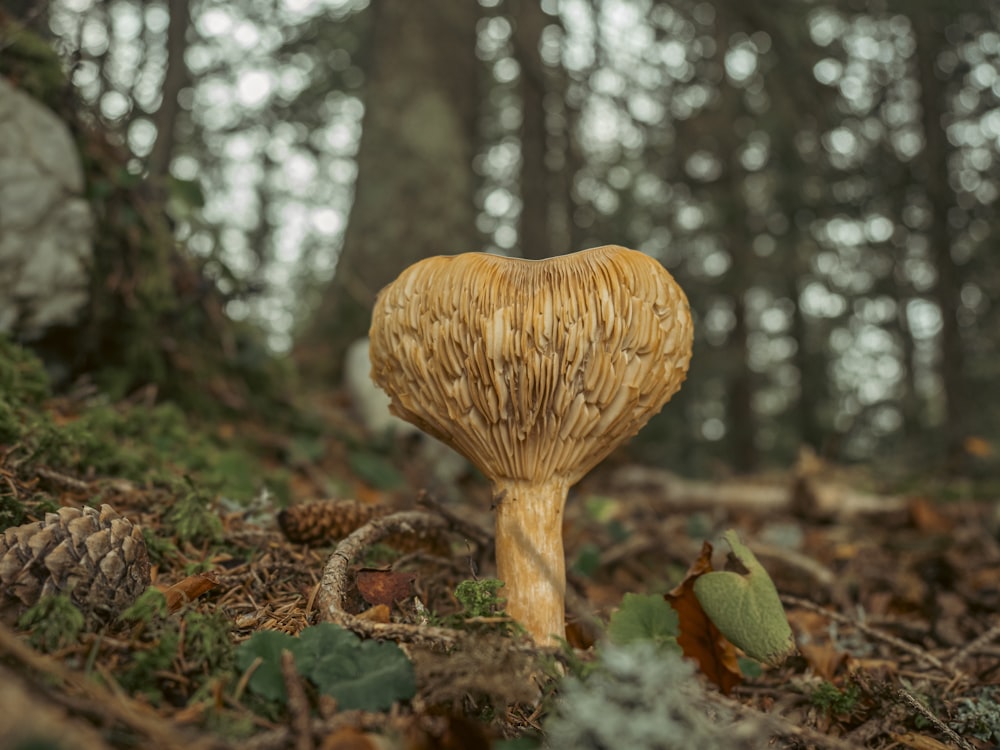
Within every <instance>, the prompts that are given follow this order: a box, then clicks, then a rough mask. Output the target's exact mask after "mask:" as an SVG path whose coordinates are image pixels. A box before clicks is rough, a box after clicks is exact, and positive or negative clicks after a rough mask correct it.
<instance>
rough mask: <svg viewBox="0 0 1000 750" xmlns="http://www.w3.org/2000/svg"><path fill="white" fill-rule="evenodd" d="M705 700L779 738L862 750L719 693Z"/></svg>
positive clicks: (833, 749) (835, 748)
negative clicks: (793, 738) (790, 738)
mask: <svg viewBox="0 0 1000 750" xmlns="http://www.w3.org/2000/svg"><path fill="white" fill-rule="evenodd" d="M705 698H706V700H707V701H708V702H709V703H713V704H715V705H716V706H719V707H722V708H724V709H727V710H729V711H731V712H733V713H736V714H738V715H739V716H740V717H741V718H742V719H744V720H746V721H749V722H752V723H755V724H757V725H758V726H761V725H763V728H764V731H766V732H769V733H773V734H776V735H779V736H781V737H796V738H798V739H800V740H802V741H804V742H807V743H809V744H810V745H815V746H816V747H818V748H830V750H863V749H862V747H861V746H860V745H857V744H855V743H853V742H848V741H847V740H844V739H841V738H840V737H832V736H830V735H827V734H823V733H822V732H818V731H816V730H815V729H811V728H810V727H803V726H799V725H798V724H794V723H792V722H791V721H789V720H788V719H786V718H785V717H783V716H778V715H775V714H765V713H761V712H760V711H758V710H756V709H754V708H751V707H750V706H745V705H743V704H742V703H740V702H739V701H734V700H732V699H731V698H727V697H725V696H724V695H721V694H719V693H715V692H708V691H706V692H705Z"/></svg>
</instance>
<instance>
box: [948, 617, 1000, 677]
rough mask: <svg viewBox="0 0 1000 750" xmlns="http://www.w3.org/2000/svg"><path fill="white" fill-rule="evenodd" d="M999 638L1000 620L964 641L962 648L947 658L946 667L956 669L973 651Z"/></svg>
mask: <svg viewBox="0 0 1000 750" xmlns="http://www.w3.org/2000/svg"><path fill="white" fill-rule="evenodd" d="M997 638H1000V622H997V623H996V624H995V625H993V627H991V628H988V629H987V630H986V632H984V633H981V634H979V635H978V636H976V637H975V638H974V639H972V640H971V641H969V642H968V643H966V644H965V645H964V646H962V648H960V649H959V650H958V651H957V652H956V653H955V654H954V656H952V657H951V658H950V659H949V660H948V669H951V670H955V671H958V665H959V664H961V663H962V662H964V661H965V660H966V659H968V658H969V657H970V656H972V655H973V654H974V653H976V652H977V651H979V650H980V649H982V648H985V647H986V646H988V645H989V644H990V643H992V642H993V641H995V640H996V639H997Z"/></svg>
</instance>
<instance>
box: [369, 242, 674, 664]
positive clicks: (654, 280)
mask: <svg viewBox="0 0 1000 750" xmlns="http://www.w3.org/2000/svg"><path fill="white" fill-rule="evenodd" d="M369 336H370V339H371V350H370V358H371V363H372V378H373V380H374V381H375V382H376V383H377V384H378V385H379V386H380V387H381V388H382V390H384V391H385V392H386V393H387V394H388V395H389V397H390V398H391V400H392V405H391V409H392V412H393V413H394V414H396V415H397V416H399V417H402V418H403V419H405V420H407V421H409V422H412V423H413V424H415V425H417V426H418V427H420V428H421V429H422V430H424V431H426V432H428V433H429V434H431V435H432V436H434V437H436V438H437V439H438V440H440V441H442V442H444V443H446V444H448V445H450V446H451V447H453V448H454V449H455V450H457V451H458V452H459V453H461V454H462V455H464V456H465V457H466V458H468V459H469V461H471V462H472V463H473V464H475V465H476V466H477V467H478V468H479V469H480V470H481V471H482V472H483V474H485V475H486V477H487V478H488V479H489V480H490V482H491V483H492V490H493V503H494V507H495V509H496V561H497V575H498V577H499V578H500V579H501V580H503V581H504V582H505V584H506V586H505V589H504V593H505V594H506V598H507V613H508V614H509V615H510V616H511V617H512V618H514V619H515V620H517V621H518V622H520V623H521V624H522V625H524V627H525V628H526V629H527V631H528V632H529V633H530V634H531V635H532V636H533V638H534V639H535V641H536V642H537V643H538V644H539V645H553V644H555V643H556V642H557V639H558V638H563V637H564V636H565V610H564V600H565V593H566V573H565V558H564V554H563V544H562V519H563V508H564V506H565V503H566V494H567V491H568V490H569V487H570V486H571V485H573V484H575V483H576V482H577V481H579V480H580V479H581V478H582V477H583V476H584V475H585V474H586V473H587V472H588V471H590V470H591V469H592V468H593V467H594V466H595V465H597V464H598V463H599V462H600V461H601V460H603V459H604V458H605V457H606V456H607V455H608V454H609V453H611V451H612V450H614V449H615V448H616V447H617V446H618V445H620V444H621V443H622V442H624V441H625V440H626V439H627V438H630V437H631V436H633V435H634V434H635V433H636V432H638V431H639V430H640V429H641V428H642V427H643V426H644V425H645V424H646V422H647V421H649V419H650V417H652V416H653V415H654V414H656V413H657V412H658V411H659V410H660V409H661V408H662V407H663V405H664V404H665V403H666V402H667V401H668V400H670V397H671V396H673V394H674V393H676V392H677V390H678V389H679V388H680V386H681V383H682V382H683V381H684V378H685V376H686V374H687V369H688V363H689V362H690V359H691V341H692V323H691V315H690V311H689V308H688V302H687V298H686V297H685V295H684V292H683V291H681V288H680V287H679V286H678V285H677V283H676V282H675V281H674V279H673V277H672V276H671V275H670V274H669V273H668V272H667V271H666V270H665V269H664V268H663V266H662V265H660V263H658V262H657V261H655V260H653V259H652V258H650V257H649V256H647V255H644V254H643V253H640V252H636V251H635V250H628V249H626V248H623V247H618V246H615V245H607V246H604V247H597V248H592V249H590V250H583V251H581V252H578V253H574V254H571V255H564V256H560V257H556V258H548V259H546V260H522V259H517V258H507V257H503V256H497V255H489V254H486V253H464V254H461V255H452V256H437V257H432V258H426V259H425V260H422V261H420V262H418V263H415V264H414V265H412V266H410V267H409V268H407V269H406V270H404V271H403V273H402V274H400V276H399V277H398V278H397V279H396V280H395V281H393V282H392V283H391V284H389V285H388V286H386V287H385V288H384V289H383V290H382V291H381V292H380V293H379V295H378V298H377V300H376V302H375V308H374V312H373V314H372V325H371V330H370V333H369Z"/></svg>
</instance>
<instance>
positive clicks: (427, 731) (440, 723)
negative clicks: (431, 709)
mask: <svg viewBox="0 0 1000 750" xmlns="http://www.w3.org/2000/svg"><path fill="white" fill-rule="evenodd" d="M492 744H493V743H492V742H491V741H490V738H489V737H488V736H487V734H486V730H485V727H484V726H483V725H482V724H480V723H479V722H476V721H473V720H471V719H467V718H465V717H462V716H433V717H425V718H424V720H423V721H420V720H419V719H418V721H417V722H415V723H414V724H413V725H411V727H410V728H409V730H408V731H407V732H406V738H405V748H406V750H489V748H490V747H491V746H492Z"/></svg>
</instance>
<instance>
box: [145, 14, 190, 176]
mask: <svg viewBox="0 0 1000 750" xmlns="http://www.w3.org/2000/svg"><path fill="white" fill-rule="evenodd" d="M167 7H168V9H169V11H170V22H169V25H168V26H167V68H166V72H165V73H164V75H163V89H162V91H161V96H160V107H159V109H158V110H157V111H156V112H155V113H154V114H153V116H152V117H153V124H154V125H155V126H156V140H155V141H154V142H153V149H152V151H151V152H150V154H149V161H148V162H147V165H148V169H149V176H150V178H151V179H152V181H153V183H154V185H157V186H158V187H160V188H162V187H163V185H162V178H164V177H166V176H167V174H169V172H170V161H171V159H172V158H173V150H174V142H175V136H174V133H175V130H176V127H177V116H178V114H179V113H180V101H179V99H178V96H179V94H180V92H181V90H182V89H183V88H184V87H185V86H188V85H190V83H191V73H190V71H189V70H188V66H187V63H186V62H185V60H184V55H185V53H186V52H187V32H188V27H189V26H190V25H191V13H190V7H189V2H188V0H169V2H168V3H167Z"/></svg>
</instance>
